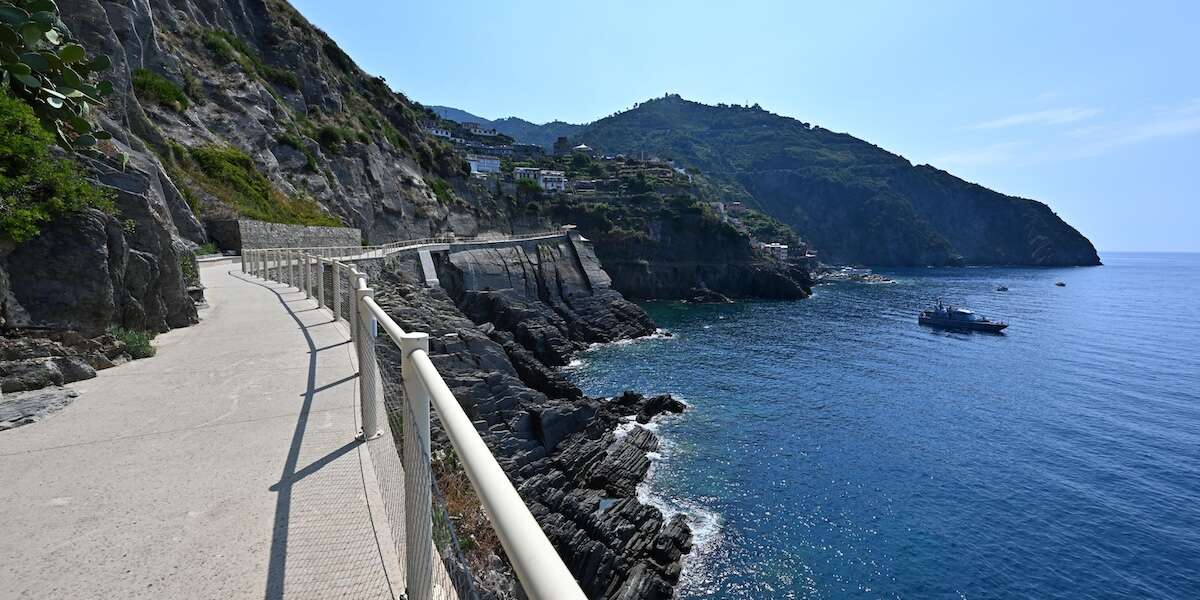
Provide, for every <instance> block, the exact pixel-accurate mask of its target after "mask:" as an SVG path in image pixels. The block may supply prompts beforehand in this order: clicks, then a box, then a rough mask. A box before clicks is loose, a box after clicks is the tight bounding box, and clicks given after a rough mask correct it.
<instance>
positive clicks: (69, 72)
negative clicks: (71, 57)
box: [61, 67, 83, 88]
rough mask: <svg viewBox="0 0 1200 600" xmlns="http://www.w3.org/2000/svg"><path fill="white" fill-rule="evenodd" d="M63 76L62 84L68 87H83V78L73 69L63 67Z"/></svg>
mask: <svg viewBox="0 0 1200 600" xmlns="http://www.w3.org/2000/svg"><path fill="white" fill-rule="evenodd" d="M61 75H62V82H63V84H64V85H66V86H67V87H73V88H78V87H79V86H81V85H83V78H82V77H80V76H79V74H78V73H76V72H75V70H74V69H72V68H71V67H63V69H62V72H61Z"/></svg>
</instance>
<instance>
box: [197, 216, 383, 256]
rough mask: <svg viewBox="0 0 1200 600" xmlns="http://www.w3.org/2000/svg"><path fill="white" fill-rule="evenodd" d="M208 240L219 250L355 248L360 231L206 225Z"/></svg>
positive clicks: (223, 223)
mask: <svg viewBox="0 0 1200 600" xmlns="http://www.w3.org/2000/svg"><path fill="white" fill-rule="evenodd" d="M205 227H206V228H207V230H208V236H209V238H210V239H212V240H213V242H215V243H216V244H217V247H218V248H220V249H221V250H239V251H240V250H243V249H246V250H254V249H258V248H316V247H328V246H359V245H361V244H362V231H360V230H358V229H354V228H351V227H310V226H306V225H285V224H283V223H266V222H263V221H253V220H250V219H238V220H236V221H232V220H228V221H208V222H207V223H205Z"/></svg>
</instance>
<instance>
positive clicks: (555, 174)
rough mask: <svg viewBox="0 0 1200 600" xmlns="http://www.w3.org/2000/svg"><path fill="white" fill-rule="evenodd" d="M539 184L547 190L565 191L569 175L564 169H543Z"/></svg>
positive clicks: (539, 176)
mask: <svg viewBox="0 0 1200 600" xmlns="http://www.w3.org/2000/svg"><path fill="white" fill-rule="evenodd" d="M538 185H539V186H541V188H542V189H543V190H545V191H547V192H563V191H566V189H567V176H566V174H565V173H563V172H562V171H542V172H541V173H540V174H539V175H538Z"/></svg>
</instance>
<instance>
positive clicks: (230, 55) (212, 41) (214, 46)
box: [203, 29, 237, 65]
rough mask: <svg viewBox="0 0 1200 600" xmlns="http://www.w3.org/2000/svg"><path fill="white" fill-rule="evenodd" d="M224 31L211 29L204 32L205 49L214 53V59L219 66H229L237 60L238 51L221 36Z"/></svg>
mask: <svg viewBox="0 0 1200 600" xmlns="http://www.w3.org/2000/svg"><path fill="white" fill-rule="evenodd" d="M222 33H224V32H222V31H219V30H216V29H209V30H208V31H205V32H204V38H203V39H204V47H205V48H208V51H209V52H212V54H213V58H216V59H217V64H219V65H227V64H229V63H231V62H233V61H235V60H237V51H236V50H234V49H233V45H232V44H230V43H229V40H226V39H225V36H223V35H221V34H222Z"/></svg>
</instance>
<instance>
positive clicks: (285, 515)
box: [229, 271, 362, 600]
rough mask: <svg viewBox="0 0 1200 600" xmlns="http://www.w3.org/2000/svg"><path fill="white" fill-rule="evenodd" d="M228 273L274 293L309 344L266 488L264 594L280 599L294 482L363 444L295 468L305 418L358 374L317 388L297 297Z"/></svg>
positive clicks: (313, 355) (313, 347)
mask: <svg viewBox="0 0 1200 600" xmlns="http://www.w3.org/2000/svg"><path fill="white" fill-rule="evenodd" d="M229 274H230V275H232V276H233V277H236V278H238V279H241V280H242V281H245V282H246V283H250V284H253V285H257V286H260V287H263V288H265V289H267V290H269V291H270V292H271V293H273V294H275V297H276V298H277V299H278V300H279V304H280V305H282V306H283V308H284V310H286V311H287V313H288V316H290V317H291V318H292V320H293V321H295V322H296V325H297V326H299V328H300V331H301V332H303V333H304V342H305V343H306V344H308V375H307V377H306V379H305V389H304V401H303V403H302V404H301V405H300V414H299V416H298V417H297V418H296V428H295V430H294V431H293V433H292V443H291V446H290V447H289V448H288V454H287V460H286V461H284V464H283V473H282V474H281V475H280V476H279V482H278V483H276V484H274V485H272V486H271V487H270V488H269V489H270V490H271V491H273V492H275V493H276V496H275V524H274V527H273V528H272V532H271V557H270V561H269V562H268V565H267V586H266V592H265V593H264V595H263V597H264V598H265V599H266V600H281V599H282V598H283V595H284V593H283V592H284V587H283V586H284V575H285V574H286V573H287V552H288V534H289V529H288V526H289V521H290V518H291V510H292V488H293V486H294V485H295V483H296V482H298V481H300V480H301V479H303V478H305V477H307V476H309V475H312V474H313V473H315V472H317V471H318V470H320V469H321V468H322V467H324V466H326V465H328V464H330V463H332V462H333V461H334V460H336V459H337V458H339V457H341V456H343V455H345V454H346V453H348V452H350V451H352V450H354V449H355V448H357V447H358V446H359V445H361V444H362V442H361V441H360V440H357V439H355V440H353V441H351V442H349V443H347V444H345V445H343V446H342V447H341V448H338V449H336V450H334V451H333V452H330V453H329V454H327V455H325V456H323V457H321V458H319V459H317V460H316V461H313V462H312V464H309V465H308V466H306V467H304V468H302V469H297V468H296V467H297V464H298V463H299V460H300V446H301V443H302V442H303V441H304V433H305V431H306V430H307V428H308V418H309V414H310V412H311V410H312V403H313V397H314V396H316V394H317V392H319V391H321V390H324V389H328V388H330V387H332V386H334V385H337V384H339V383H344V382H345V381H349V380H351V379H353V378H354V377H357V374H355V375H352V376H350V377H347V378H345V379H342V380H339V381H335V382H332V383H329V384H326V385H323V386H320V387H317V354H318V350H319V349H318V348H317V346H316V344H315V343H313V339H312V335H310V334H309V332H308V330H309V328H310V327H312V326H311V325H305V324H304V322H303V321H302V320H301V319H300V316H299V315H298V314H297V313H298V312H302V311H296V310H293V309H292V307H291V306H290V305H289V303H290V302H294V301H295V300H296V299H295V298H284V296H285V295H288V294H293V293H295V292H289V291H287V289H288V288H285V287H279V286H273V285H270V284H268V283H266V282H263V281H255V280H253V279H249V278H247V277H246V276H245V275H244V274H242V273H240V272H234V271H230V272H229ZM281 285H282V284H281ZM320 324H322V323H318V324H317V325H320Z"/></svg>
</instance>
